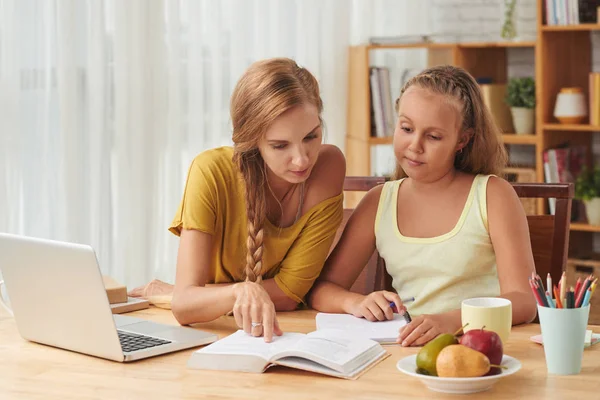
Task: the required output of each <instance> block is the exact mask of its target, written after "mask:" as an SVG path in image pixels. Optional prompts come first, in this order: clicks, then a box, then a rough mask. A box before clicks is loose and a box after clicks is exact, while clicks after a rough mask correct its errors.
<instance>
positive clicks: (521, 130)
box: [510, 107, 535, 135]
mask: <svg viewBox="0 0 600 400" xmlns="http://www.w3.org/2000/svg"><path fill="white" fill-rule="evenodd" d="M510 112H511V114H512V120H513V125H514V127H515V131H516V134H517V135H529V134H532V133H533V132H534V128H535V109H534V108H525V107H511V108H510Z"/></svg>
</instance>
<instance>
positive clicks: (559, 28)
mask: <svg viewBox="0 0 600 400" xmlns="http://www.w3.org/2000/svg"><path fill="white" fill-rule="evenodd" d="M598 30H600V24H579V25H542V31H543V32H569V31H598Z"/></svg>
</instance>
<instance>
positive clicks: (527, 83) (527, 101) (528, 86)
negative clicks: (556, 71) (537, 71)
mask: <svg viewBox="0 0 600 400" xmlns="http://www.w3.org/2000/svg"><path fill="white" fill-rule="evenodd" d="M506 91H507V93H506V99H505V101H506V104H508V105H509V106H510V107H525V108H535V81H534V80H533V78H512V79H511V80H509V81H508V87H507V89H506Z"/></svg>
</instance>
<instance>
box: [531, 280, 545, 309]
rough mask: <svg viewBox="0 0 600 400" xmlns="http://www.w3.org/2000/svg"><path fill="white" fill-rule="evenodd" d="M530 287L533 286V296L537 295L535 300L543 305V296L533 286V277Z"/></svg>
mask: <svg viewBox="0 0 600 400" xmlns="http://www.w3.org/2000/svg"><path fill="white" fill-rule="evenodd" d="M529 287H531V291H532V292H533V296H534V297H535V301H537V303H538V304H539V305H540V306H543V305H544V303H543V302H542V298H541V297H540V293H539V292H538V291H537V290H536V288H535V287H534V286H533V281H532V280H531V278H529Z"/></svg>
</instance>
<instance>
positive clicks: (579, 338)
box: [538, 304, 590, 375]
mask: <svg viewBox="0 0 600 400" xmlns="http://www.w3.org/2000/svg"><path fill="white" fill-rule="evenodd" d="M589 315H590V306H587V307H582V308H548V307H542V306H540V305H539V304H538V316H539V319H540V328H541V330H542V340H543V342H544V354H545V355H546V367H547V368H548V373H549V374H554V375H575V374H578V373H579V372H580V371H581V360H582V358H583V346H584V342H585V331H586V329H587V324H588V317H589Z"/></svg>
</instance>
